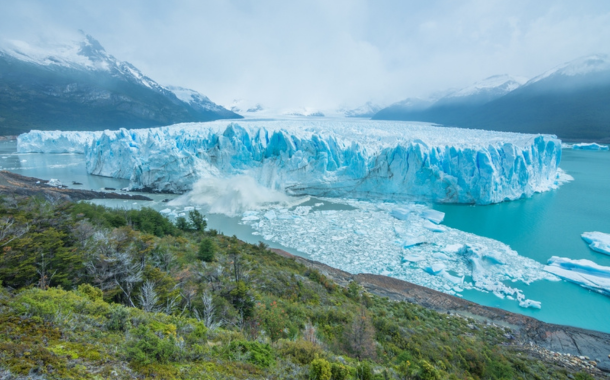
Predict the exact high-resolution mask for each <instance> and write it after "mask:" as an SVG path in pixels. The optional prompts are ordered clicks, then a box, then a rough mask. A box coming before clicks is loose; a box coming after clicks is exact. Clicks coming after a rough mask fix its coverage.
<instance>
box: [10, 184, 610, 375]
mask: <svg viewBox="0 0 610 380" xmlns="http://www.w3.org/2000/svg"><path fill="white" fill-rule="evenodd" d="M0 247H1V249H2V254H1V255H0V280H1V281H2V286H3V288H2V290H0V321H1V322H0V326H1V327H0V378H11V379H26V378H36V379H47V378H48V379H66V378H68V379H70V378H71V379H102V378H113V379H117V378H119V379H130V378H161V379H173V378H175V379H233V378H237V379H327V380H330V379H513V378H514V379H518V378H521V379H568V378H570V379H588V378H592V375H594V376H603V375H602V374H601V372H599V371H596V370H594V369H593V367H590V366H589V365H588V364H584V363H583V364H582V365H581V367H580V368H575V367H569V366H563V365H562V364H561V362H560V361H557V360H553V359H552V358H550V359H540V358H543V356H540V355H537V354H536V350H534V349H533V348H532V347H529V346H521V345H518V344H516V341H515V339H514V337H513V336H512V335H511V331H510V330H508V329H505V328H501V327H498V326H495V325H491V324H483V323H477V322H475V321H474V320H472V319H468V318H463V317H459V316H456V315H454V314H452V315H448V314H440V313H438V312H436V311H432V310H429V309H426V308H423V307H421V306H417V305H414V304H411V303H406V302H395V301H390V300H389V299H388V298H382V297H378V296H375V295H372V294H369V293H368V292H366V291H364V289H363V288H362V287H361V286H360V285H359V284H358V283H356V282H350V283H348V284H346V286H344V287H342V286H339V285H337V284H336V283H335V282H333V281H332V280H330V279H329V278H327V277H325V276H324V275H322V274H320V272H318V271H316V270H314V269H311V268H308V267H307V266H305V265H303V264H301V263H299V262H297V261H295V260H293V259H291V258H286V257H282V256H279V255H277V254H275V253H273V252H271V251H269V250H268V249H267V248H266V247H265V246H264V245H262V244H261V245H258V246H255V245H251V244H246V243H243V242H241V241H239V240H237V239H236V238H235V237H227V236H223V235H221V234H218V233H216V232H215V231H213V230H207V229H206V225H205V220H204V219H202V217H201V215H200V214H199V213H198V212H196V211H192V212H190V213H189V215H188V218H179V219H178V220H177V223H176V224H175V225H174V224H172V223H170V222H169V221H168V220H167V219H165V218H164V217H162V216H161V215H160V214H158V213H157V212H155V211H153V210H151V209H143V210H141V211H124V210H110V209H106V208H103V207H99V206H93V205H89V204H86V203H79V204H76V203H70V202H66V203H55V204H51V203H48V202H45V201H42V200H39V199H34V198H26V197H19V196H12V195H5V196H3V197H2V198H0ZM587 368H590V369H587ZM586 371H588V372H589V373H587V372H586ZM28 375H29V376H30V377H28Z"/></svg>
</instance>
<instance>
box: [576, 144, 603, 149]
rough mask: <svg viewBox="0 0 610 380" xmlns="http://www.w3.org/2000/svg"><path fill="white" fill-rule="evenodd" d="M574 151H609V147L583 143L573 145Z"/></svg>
mask: <svg viewBox="0 0 610 380" xmlns="http://www.w3.org/2000/svg"><path fill="white" fill-rule="evenodd" d="M572 149H579V150H608V146H607V145H599V144H596V143H590V144H587V143H582V144H574V145H572Z"/></svg>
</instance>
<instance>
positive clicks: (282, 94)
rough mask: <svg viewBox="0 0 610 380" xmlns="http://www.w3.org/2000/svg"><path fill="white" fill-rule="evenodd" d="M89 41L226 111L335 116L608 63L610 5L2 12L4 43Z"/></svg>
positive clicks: (4, 0) (26, 2)
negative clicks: (349, 109) (498, 78)
mask: <svg viewBox="0 0 610 380" xmlns="http://www.w3.org/2000/svg"><path fill="white" fill-rule="evenodd" d="M78 29H82V30H84V31H85V32H86V33H88V34H91V35H92V36H93V37H94V38H96V39H98V40H99V41H100V42H101V44H102V45H103V46H104V47H105V48H106V51H107V52H109V53H110V54H112V55H114V56H115V57H116V58H118V59H120V60H125V61H129V62H131V63H132V64H134V65H135V66H136V67H138V68H139V69H140V70H142V71H143V72H144V73H145V74H146V75H148V76H150V77H151V78H152V79H154V80H156V81H157V82H159V83H161V84H174V85H180V86H184V87H189V88H193V89H195V90H198V91H200V92H202V93H203V94H206V95H208V96H209V97H210V98H211V99H212V100H213V101H216V102H217V103H220V104H224V105H227V104H230V103H231V101H232V100H233V99H236V98H237V99H244V100H246V101H247V102H248V103H253V102H257V101H258V102H261V103H262V104H263V105H267V106H272V107H297V106H302V107H306V106H307V107H314V108H321V109H329V108H333V107H336V106H340V105H360V104H361V103H364V102H366V101H368V100H373V101H375V102H379V103H382V104H387V103H391V102H395V101H398V100H401V99H404V98H407V97H424V96H427V95H429V94H430V93H433V92H436V91H439V90H444V89H446V88H451V87H454V88H459V87H464V86H467V85H469V84H471V83H473V82H476V81H478V80H481V79H484V78H486V77H488V76H491V75H494V74H511V75H515V76H525V77H533V76H535V75H537V74H540V73H541V72H543V71H546V70H548V69H550V68H552V67H554V66H557V65H559V64H561V63H563V62H566V61H570V60H572V59H575V58H577V57H580V56H583V55H588V54H592V53H606V54H608V53H610V1H607V0H599V1H587V0H573V1H544V0H537V1H518V0H510V1H509V0H506V1H494V0H466V1H457V0H453V1H450V0H446V1H444V0H438V1H404V0H403V1H398V0H397V1H389V0H388V1H384V0H375V1H366V0H351V1H343V0H320V1H318V0H309V1H297V0H290V1H286V0H278V1H272V0H269V1H266V0H252V1H248V0H234V1H220V0H219V1H195V0H192V1H188V0H185V1H171V2H170V1H162V0H159V1H157V0H141V1H127V0H120V1H116V0H105V1H83V0H65V1H63V0H53V1H49V0H42V1H30V0H19V1H9V0H0V37H3V38H10V39H18V40H24V41H27V42H34V43H35V42H38V41H40V40H47V41H49V42H61V41H55V40H61V39H69V38H71V36H73V35H74V33H75V31H76V30H78Z"/></svg>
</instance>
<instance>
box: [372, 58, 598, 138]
mask: <svg viewBox="0 0 610 380" xmlns="http://www.w3.org/2000/svg"><path fill="white" fill-rule="evenodd" d="M373 119H378V120H410V121H426V122H432V123H439V124H444V125H449V126H457V127H463V128H478V129H491V130H498V131H508V132H528V133H548V134H555V135H557V136H558V137H560V138H562V139H564V140H579V141H583V140H589V141H593V140H595V141H599V142H610V60H609V59H608V57H607V56H605V55H602V54H596V55H591V56H587V57H584V58H580V59H577V60H574V61H571V62H568V63H566V64H563V65H561V66H559V67H557V68H554V69H552V70H549V71H547V72H545V73H544V74H542V75H539V76H537V77H535V78H533V79H531V80H529V81H525V80H524V79H522V78H513V77H510V76H508V75H499V76H493V77H490V78H487V79H485V80H484V81H482V82H479V83H476V84H474V85H472V86H470V87H467V88H465V89H462V90H459V91H453V92H449V93H448V94H446V95H445V96H442V97H440V98H439V99H436V100H434V101H426V100H421V99H406V100H404V101H401V102H398V103H395V104H393V105H391V106H389V107H387V108H384V109H382V110H380V111H379V112H377V113H376V114H375V115H374V116H373Z"/></svg>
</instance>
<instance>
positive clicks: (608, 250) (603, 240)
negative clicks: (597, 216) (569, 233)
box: [580, 232, 610, 255]
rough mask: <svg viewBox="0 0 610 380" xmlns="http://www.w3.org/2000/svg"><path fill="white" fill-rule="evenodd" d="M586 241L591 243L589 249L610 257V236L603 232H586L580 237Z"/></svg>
mask: <svg viewBox="0 0 610 380" xmlns="http://www.w3.org/2000/svg"><path fill="white" fill-rule="evenodd" d="M580 236H581V237H582V239H583V240H584V241H586V242H587V243H589V248H591V249H592V250H594V251H595V252H599V253H604V254H606V255H610V234H605V233H603V232H585V233H584V234H582V235H580Z"/></svg>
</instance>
